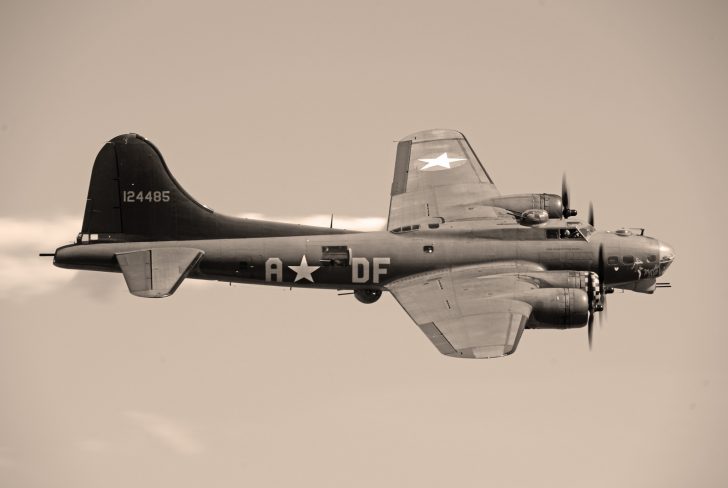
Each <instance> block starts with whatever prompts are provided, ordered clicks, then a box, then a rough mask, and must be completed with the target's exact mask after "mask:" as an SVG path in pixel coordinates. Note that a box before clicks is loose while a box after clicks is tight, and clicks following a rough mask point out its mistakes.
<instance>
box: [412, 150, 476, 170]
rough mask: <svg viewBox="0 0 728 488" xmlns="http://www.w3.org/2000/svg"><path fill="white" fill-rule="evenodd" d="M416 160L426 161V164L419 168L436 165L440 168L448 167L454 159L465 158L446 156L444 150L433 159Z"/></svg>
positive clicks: (424, 168) (423, 168)
mask: <svg viewBox="0 0 728 488" xmlns="http://www.w3.org/2000/svg"><path fill="white" fill-rule="evenodd" d="M417 161H422V162H423V163H427V164H426V165H424V166H423V167H421V168H420V170H426V169H430V168H436V167H438V166H439V167H441V168H445V169H450V168H451V166H450V163H454V162H455V161H465V158H448V157H447V153H446V152H444V153H442V154H440V155H439V156H438V157H436V158H434V159H418V160H417Z"/></svg>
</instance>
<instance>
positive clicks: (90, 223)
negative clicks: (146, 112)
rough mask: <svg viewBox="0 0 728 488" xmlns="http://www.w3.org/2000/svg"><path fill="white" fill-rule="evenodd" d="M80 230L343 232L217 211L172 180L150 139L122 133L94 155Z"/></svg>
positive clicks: (184, 236) (164, 236)
mask: <svg viewBox="0 0 728 488" xmlns="http://www.w3.org/2000/svg"><path fill="white" fill-rule="evenodd" d="M81 232H82V236H80V238H81V239H82V240H88V239H90V240H97V239H98V240H99V241H160V240H190V239H224V238H242V237H272V236H286V235H317V234H335V233H343V232H346V231H342V230H337V229H328V228H325V227H323V228H322V227H311V226H303V225H296V224H284V223H278V222H267V221H260V220H249V219H240V218H234V217H228V216H225V215H220V214H217V213H215V212H213V211H212V210H210V209H208V208H207V207H205V206H204V205H202V204H200V203H199V202H197V201H196V200H195V199H194V198H192V196H190V194H188V193H187V192H186V191H185V190H184V189H183V188H182V187H181V186H180V185H179V183H177V181H176V180H175V179H174V177H173V176H172V174H171V173H170V172H169V169H168V168H167V165H166V164H165V162H164V159H163V158H162V155H161V153H160V152H159V151H158V150H157V148H156V147H155V146H154V145H153V144H152V143H151V142H149V141H148V140H146V139H144V138H143V137H141V136H139V135H137V134H126V135H121V136H117V137H115V138H113V139H112V140H111V141H109V142H107V143H106V144H105V145H104V147H103V148H101V151H100V152H99V154H98V156H97V157H96V162H95V163H94V167H93V172H92V173H91V184H90V186H89V190H88V199H87V200H86V211H85V213H84V219H83V228H82V231H81Z"/></svg>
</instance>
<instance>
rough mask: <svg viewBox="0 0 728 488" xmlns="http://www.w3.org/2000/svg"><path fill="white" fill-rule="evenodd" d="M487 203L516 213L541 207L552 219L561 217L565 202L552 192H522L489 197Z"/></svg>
mask: <svg viewBox="0 0 728 488" xmlns="http://www.w3.org/2000/svg"><path fill="white" fill-rule="evenodd" d="M484 203H485V204H487V205H493V206H494V207H500V208H505V209H506V210H510V211H512V212H516V213H523V212H525V211H527V210H533V209H541V210H546V212H547V213H548V216H549V217H550V218H552V219H560V218H561V217H562V216H563V212H564V203H563V202H562V201H561V197H560V196H559V195H552V194H551V193H522V194H518V195H504V196H500V197H495V198H489V199H488V200H487V202H484Z"/></svg>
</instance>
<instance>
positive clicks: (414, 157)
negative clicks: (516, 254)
mask: <svg viewBox="0 0 728 488" xmlns="http://www.w3.org/2000/svg"><path fill="white" fill-rule="evenodd" d="M498 195H500V193H499V192H498V189H497V188H496V187H495V184H493V180H492V179H491V178H490V176H489V175H488V173H487V172H486V171H485V168H484V167H483V165H482V164H481V163H480V160H478V157H477V156H476V155H475V152H473V148H472V147H470V144H469V143H468V141H467V139H465V136H464V135H462V134H461V133H460V132H457V131H454V130H447V129H434V130H428V131H422V132H416V133H415V134H412V135H409V136H407V137H405V138H404V139H402V140H401V141H399V143H398V144H397V158H396V161H395V167H394V181H393V182H392V199H391V201H390V206H389V223H388V225H387V227H388V230H393V229H396V228H398V227H403V226H407V225H412V224H416V223H420V222H426V221H433V222H435V221H445V220H462V219H473V218H497V217H499V214H498V212H497V211H496V210H495V209H494V208H493V207H488V206H480V207H477V204H478V202H482V201H483V200H485V199H487V198H491V197H495V196H498Z"/></svg>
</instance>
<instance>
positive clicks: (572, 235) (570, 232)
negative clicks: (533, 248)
mask: <svg viewBox="0 0 728 488" xmlns="http://www.w3.org/2000/svg"><path fill="white" fill-rule="evenodd" d="M559 233H560V236H561V238H562V239H583V238H584V237H583V236H582V235H581V232H579V229H559Z"/></svg>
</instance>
